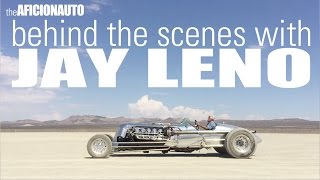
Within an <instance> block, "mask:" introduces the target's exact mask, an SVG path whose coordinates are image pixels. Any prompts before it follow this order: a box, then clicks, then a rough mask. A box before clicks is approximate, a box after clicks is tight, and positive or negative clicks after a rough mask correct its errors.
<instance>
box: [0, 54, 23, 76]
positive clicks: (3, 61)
mask: <svg viewBox="0 0 320 180" xmlns="http://www.w3.org/2000/svg"><path fill="white" fill-rule="evenodd" d="M18 73H19V61H18V59H17V58H15V57H10V56H3V55H2V53H1V55H0V75H1V76H7V77H11V78H15V77H18Z"/></svg>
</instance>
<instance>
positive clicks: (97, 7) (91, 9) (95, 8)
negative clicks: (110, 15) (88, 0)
mask: <svg viewBox="0 0 320 180" xmlns="http://www.w3.org/2000/svg"><path fill="white" fill-rule="evenodd" d="M85 8H86V9H87V10H88V11H89V12H98V11H100V9H101V7H100V5H99V4H89V5H86V6H85Z"/></svg>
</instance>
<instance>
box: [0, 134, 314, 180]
mask: <svg viewBox="0 0 320 180" xmlns="http://www.w3.org/2000/svg"><path fill="white" fill-rule="evenodd" d="M94 134H96V133H92V132H66V133H64V132H19V133H12V132H11V133H5V132H2V133H0V138H1V139H0V140H1V141H0V142H1V143H0V145H1V148H0V149H1V155H0V157H1V164H0V165H1V167H0V168H1V169H0V170H1V172H0V179H1V180H5V179H8V180H9V179H11V180H13V179H14V180H18V179H21V180H29V179H30V180H38V179H41V180H44V179H52V180H53V179H59V180H62V179H68V180H72V179H97V180H98V179H161V180H162V179H254V180H259V179H304V180H307V179H315V180H319V179H320V174H319V173H320V172H319V169H320V167H319V161H320V160H319V154H320V153H319V138H320V136H319V134H271V133H261V134H258V135H259V136H260V137H261V138H262V140H263V141H262V143H260V144H259V145H258V148H257V151H256V153H255V155H254V156H252V158H251V159H233V158H226V157H221V156H220V155H219V154H217V153H216V152H215V151H214V150H201V151H197V152H193V153H169V154H165V155H162V154H161V153H159V152H150V153H149V154H143V153H140V152H126V153H121V154H115V155H113V156H111V157H109V158H104V159H92V158H90V157H89V155H88V153H87V150H86V143H87V140H88V139H89V138H90V137H91V136H93V135H94Z"/></svg>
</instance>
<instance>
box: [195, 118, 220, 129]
mask: <svg viewBox="0 0 320 180" xmlns="http://www.w3.org/2000/svg"><path fill="white" fill-rule="evenodd" d="M197 125H198V126H199V127H201V128H203V129H205V130H214V129H215V128H216V126H217V124H216V123H215V122H214V117H213V116H208V123H207V127H205V126H201V125H200V124H197Z"/></svg>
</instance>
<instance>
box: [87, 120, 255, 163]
mask: <svg viewBox="0 0 320 180" xmlns="http://www.w3.org/2000/svg"><path fill="white" fill-rule="evenodd" d="M259 142H261V139H260V138H259V137H258V136H257V135H256V134H255V132H250V131H248V130H246V129H243V128H239V127H237V126H233V125H228V124H224V123H217V126H216V128H215V129H214V130H199V129H198V128H197V126H194V125H193V123H192V122H191V121H189V120H188V119H183V120H182V122H181V123H180V124H176V125H171V124H169V123H152V124H141V123H128V124H123V125H121V126H120V127H119V128H118V130H117V132H116V134H115V136H114V137H112V136H110V135H107V134H105V135H96V136H94V137H92V138H91V139H90V140H89V142H88V144H87V148H88V152H89V154H90V155H91V156H92V157H106V156H108V155H109V154H110V153H116V152H120V151H135V150H141V151H144V152H148V151H151V150H154V151H162V152H163V153H167V152H170V151H176V152H192V151H195V150H200V149H202V148H207V149H209V148H214V149H215V150H216V151H217V152H219V153H221V154H229V155H231V156H232V157H235V158H248V157H250V156H251V155H252V154H253V153H254V151H255V149H256V147H257V144H258V143H259Z"/></svg>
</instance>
